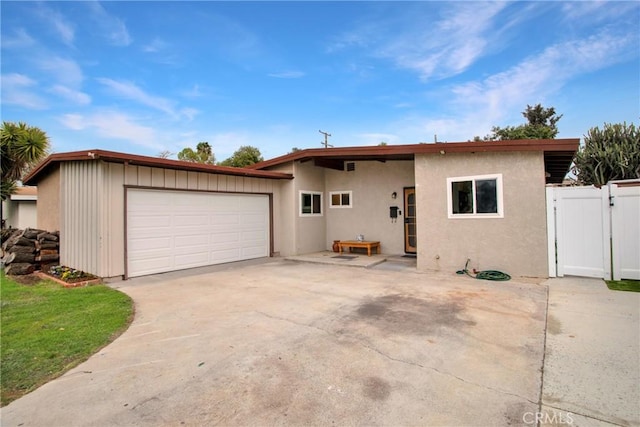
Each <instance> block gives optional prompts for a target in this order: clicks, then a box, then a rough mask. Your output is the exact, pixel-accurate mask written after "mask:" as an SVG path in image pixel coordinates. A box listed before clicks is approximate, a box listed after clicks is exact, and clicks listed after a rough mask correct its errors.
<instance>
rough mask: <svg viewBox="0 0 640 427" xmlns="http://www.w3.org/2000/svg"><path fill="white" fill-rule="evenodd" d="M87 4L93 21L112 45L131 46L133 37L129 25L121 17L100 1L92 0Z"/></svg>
mask: <svg viewBox="0 0 640 427" xmlns="http://www.w3.org/2000/svg"><path fill="white" fill-rule="evenodd" d="M87 4H88V6H89V8H90V12H91V16H90V17H91V18H92V20H93V22H95V24H96V26H97V28H98V29H99V30H100V31H102V33H103V35H104V37H105V38H106V39H107V40H108V41H109V42H110V43H111V44H112V45H115V46H129V45H130V44H131V42H132V39H131V36H130V35H129V31H128V30H127V26H126V25H125V23H124V22H123V21H122V20H121V19H120V18H118V17H116V16H114V15H111V14H110V13H109V12H107V11H106V10H105V8H104V7H102V5H101V4H100V3H99V2H98V1H91V2H88V3H87Z"/></svg>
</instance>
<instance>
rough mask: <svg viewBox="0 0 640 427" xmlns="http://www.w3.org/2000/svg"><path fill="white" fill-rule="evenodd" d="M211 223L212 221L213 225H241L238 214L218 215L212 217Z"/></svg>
mask: <svg viewBox="0 0 640 427" xmlns="http://www.w3.org/2000/svg"><path fill="white" fill-rule="evenodd" d="M210 221H211V224H219V225H233V224H240V217H239V216H238V214H237V213H236V214H231V213H225V214H220V213H218V214H214V215H211V216H210Z"/></svg>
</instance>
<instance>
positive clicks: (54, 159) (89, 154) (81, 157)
mask: <svg viewBox="0 0 640 427" xmlns="http://www.w3.org/2000/svg"><path fill="white" fill-rule="evenodd" d="M88 160H102V161H105V162H111V163H124V164H131V165H137V166H149V167H159V168H164V169H175V170H185V171H194V172H206V173H215V174H220V175H233V176H246V177H253V178H266V179H293V175H291V174H288V173H283V172H271V171H262V170H253V169H248V168H234V167H228V166H215V165H204V164H200V163H190V162H183V161H180V160H171V159H162V158H159V157H158V158H156V157H147V156H139V155H135V154H125V153H118V152H114V151H105V150H83V151H73V152H68V153H56V154H52V155H50V156H49V157H47V158H46V159H45V160H44V161H43V162H42V163H40V164H39V165H38V166H37V167H36V168H35V169H34V170H33V171H31V172H30V173H29V174H28V175H27V176H26V177H25V178H24V180H23V182H24V183H25V184H28V183H31V182H37V181H36V178H37V177H38V176H39V175H40V174H41V173H44V172H45V170H46V169H47V168H48V167H49V166H51V165H52V164H54V163H59V162H69V161H88Z"/></svg>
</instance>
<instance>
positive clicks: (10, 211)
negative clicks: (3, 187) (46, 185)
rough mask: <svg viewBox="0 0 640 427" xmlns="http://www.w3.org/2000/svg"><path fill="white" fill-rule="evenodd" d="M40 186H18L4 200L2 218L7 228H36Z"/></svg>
mask: <svg viewBox="0 0 640 427" xmlns="http://www.w3.org/2000/svg"><path fill="white" fill-rule="evenodd" d="M37 202H38V188H37V187H30V186H24V187H18V189H17V190H16V192H15V193H14V194H12V195H11V197H10V198H9V199H8V200H5V201H3V202H2V219H3V220H4V221H5V226H6V227H7V228H19V229H25V228H36V226H37V225H38V209H37Z"/></svg>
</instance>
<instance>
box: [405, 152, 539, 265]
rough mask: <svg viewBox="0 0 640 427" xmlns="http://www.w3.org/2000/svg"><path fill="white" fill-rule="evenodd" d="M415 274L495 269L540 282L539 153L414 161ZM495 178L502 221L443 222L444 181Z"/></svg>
mask: <svg viewBox="0 0 640 427" xmlns="http://www.w3.org/2000/svg"><path fill="white" fill-rule="evenodd" d="M415 161H416V165H415V171H416V197H417V215H418V219H417V226H418V269H422V270H444V271H450V272H451V271H456V270H459V269H461V268H462V267H464V264H465V262H466V260H467V259H468V258H469V259H471V263H470V265H469V268H470V269H471V268H477V269H479V270H488V269H496V270H501V271H504V272H506V273H509V274H511V275H516V276H532V277H546V276H547V275H548V268H547V235H546V207H545V176H544V159H543V154H542V152H504V153H465V154H462V153H461V154H449V153H448V154H446V155H439V154H427V155H419V156H416V160H415ZM497 173H501V174H502V176H503V187H504V193H503V195H504V218H492V219H487V218H484V219H480V218H478V219H459V218H457V219H450V218H448V211H447V207H448V203H447V178H449V177H458V176H471V175H484V174H497Z"/></svg>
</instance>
